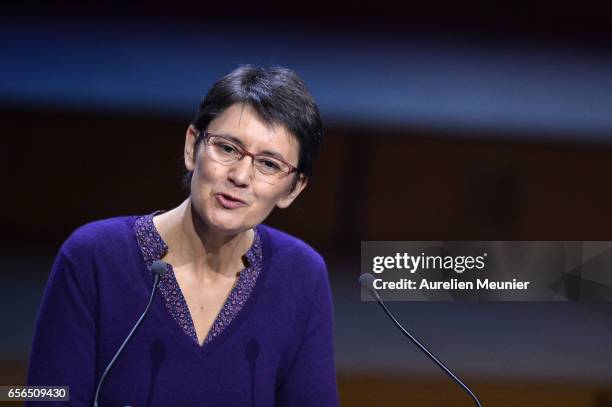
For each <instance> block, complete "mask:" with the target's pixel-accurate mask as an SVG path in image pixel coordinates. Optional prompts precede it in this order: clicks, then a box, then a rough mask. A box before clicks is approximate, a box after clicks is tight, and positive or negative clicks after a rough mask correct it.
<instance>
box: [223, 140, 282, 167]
mask: <svg viewBox="0 0 612 407" xmlns="http://www.w3.org/2000/svg"><path fill="white" fill-rule="evenodd" d="M219 135H220V136H223V137H225V138H226V139H228V140H231V141H233V142H234V143H236V144H238V145H240V147H242V148H245V146H244V143H243V142H242V140H240V139H239V138H238V137H236V136H232V135H231V134H227V133H223V134H219ZM256 154H258V155H259V154H261V155H267V156H269V157H274V158H278V159H279V160H281V161H286V160H285V157H283V156H282V154H280V153H278V152H276V151H273V150H264V151H261V152H259V153H256Z"/></svg>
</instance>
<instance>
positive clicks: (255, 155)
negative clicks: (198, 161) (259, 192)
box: [198, 131, 298, 175]
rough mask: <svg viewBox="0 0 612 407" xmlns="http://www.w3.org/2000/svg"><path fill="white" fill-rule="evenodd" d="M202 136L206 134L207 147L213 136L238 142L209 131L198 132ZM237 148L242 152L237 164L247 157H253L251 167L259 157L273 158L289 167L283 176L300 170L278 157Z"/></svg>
mask: <svg viewBox="0 0 612 407" xmlns="http://www.w3.org/2000/svg"><path fill="white" fill-rule="evenodd" d="M202 134H204V140H203V141H204V143H206V145H208V140H210V138H211V137H212V136H215V137H219V138H222V139H223V140H227V141H228V142H230V143H232V144H233V145H235V144H236V142H235V141H233V140H230V139H229V138H227V137H225V136H222V135H220V134H215V133H211V132H209V131H204V132H202V131H198V136H200V135H202ZM236 147H238V148H239V149H240V150H241V152H240V157H238V159H237V160H236V162H238V161H240V160H242V159H243V158H244V157H245V156H249V157H251V160H252V164H251V165H253V166H255V157H258V156H259V157H266V158H273V159H275V160H278V161H280V162H282V163H283V164H285V165H286V166H288V167H289V172H284V171H281V172H282V173H283V174H285V175H291V174H293V173H294V172H296V171H297V170H298V169H297V167H294V166H293V165H291V164H289V163H288V162H287V161H285V160H281V159H280V158H278V157H271V156H269V155H265V154H254V153H251V152H250V151H248V150H247V149H246V148H244V147H242V146H240V145H237V146H236ZM258 171H259V170H258Z"/></svg>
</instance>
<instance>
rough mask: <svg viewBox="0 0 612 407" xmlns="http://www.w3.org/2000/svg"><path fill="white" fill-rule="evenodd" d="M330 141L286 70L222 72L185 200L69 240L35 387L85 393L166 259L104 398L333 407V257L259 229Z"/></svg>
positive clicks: (191, 131)
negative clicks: (329, 262) (154, 268)
mask: <svg viewBox="0 0 612 407" xmlns="http://www.w3.org/2000/svg"><path fill="white" fill-rule="evenodd" d="M321 141H322V126H321V119H320V116H319V112H318V108H317V106H316V104H315V103H314V100H313V98H312V96H311V95H310V93H309V92H308V90H307V89H306V87H305V85H304V83H303V82H302V81H301V79H300V78H299V77H298V76H297V75H296V74H295V73H294V72H293V71H291V70H288V69H285V68H270V69H261V68H255V67H251V66H246V67H241V68H239V69H237V70H235V71H233V72H231V73H230V74H228V75H227V76H225V77H223V78H222V79H220V80H219V81H218V82H217V83H216V84H215V85H214V86H213V88H212V89H211V90H210V91H209V93H208V94H207V95H206V97H205V98H204V100H203V101H202V103H201V104H200V106H199V109H198V112H197V114H196V116H195V119H194V121H193V123H192V124H191V125H190V126H189V128H188V129H187V133H186V138H185V150H184V157H185V166H186V169H187V171H188V172H187V177H186V180H187V186H188V187H189V191H190V194H189V197H188V198H187V199H186V200H185V201H184V202H182V203H181V204H180V205H179V206H177V207H176V208H174V209H172V210H170V211H167V212H163V213H161V212H156V213H153V214H150V215H145V216H140V217H138V216H131V217H123V218H114V219H107V220H103V221H99V222H94V223H91V224H88V225H85V226H83V227H81V228H80V229H78V230H77V231H75V232H74V233H73V234H72V235H71V236H70V238H69V239H68V240H67V241H66V242H65V243H64V245H63V246H62V248H61V250H60V253H59V255H58V257H57V259H56V261H55V263H54V266H53V270H52V272H51V276H50V279H49V282H48V285H47V288H46V291H45V294H44V298H43V302H42V305H41V309H40V313H39V317H38V322H37V327H36V333H35V337H34V342H33V347H32V354H31V360H30V368H29V373H28V384H29V385H55V386H69V387H70V400H71V401H70V402H71V404H73V405H91V403H92V401H93V398H94V394H95V390H96V386H97V384H98V382H99V380H100V377H101V375H102V372H103V371H104V369H105V368H106V366H107V365H108V363H109V361H110V360H111V359H112V357H113V356H114V354H115V352H116V351H117V349H118V348H119V347H120V345H121V344H122V342H123V341H124V339H125V337H126V336H127V334H128V333H129V331H130V330H131V328H132V326H133V325H134V323H135V321H136V320H137V319H138V318H139V316H140V314H141V313H142V311H143V310H144V308H145V306H146V304H147V302H148V299H149V294H150V290H151V287H152V278H151V273H150V268H151V265H152V264H153V262H155V261H156V260H162V261H164V262H165V263H167V265H166V268H167V271H166V273H165V274H163V276H162V277H161V280H160V283H159V293H158V294H157V296H156V297H155V298H154V302H153V304H152V306H151V309H150V310H149V313H148V315H147V316H146V318H145V319H144V321H143V322H142V325H140V327H139V328H138V330H137V331H136V332H135V334H134V337H133V338H132V339H131V341H130V342H129V343H128V345H127V346H126V348H125V349H124V351H123V352H122V353H121V355H120V356H119V358H118V359H117V361H116V363H115V364H114V365H113V367H112V368H111V370H110V371H109V373H108V376H107V377H106V380H105V381H104V383H103V386H102V388H101V390H100V395H99V399H98V402H99V405H100V406H123V405H133V406H190V405H194V406H274V405H277V406H336V405H337V404H338V400H337V390H336V383H335V370H334V359H333V337H332V308H331V296H330V289H329V284H328V279H327V271H326V267H325V263H324V262H323V260H322V258H321V256H320V255H319V254H318V253H316V252H315V251H314V250H313V249H312V248H310V247H309V246H308V245H306V244H305V243H303V242H302V241H300V240H298V239H296V238H294V237H292V236H289V235H287V234H285V233H283V232H280V231H278V230H275V229H273V228H270V227H266V226H263V225H261V222H263V221H264V219H265V218H266V217H267V216H268V215H269V214H270V212H271V211H272V209H273V208H274V207H279V208H286V207H288V206H289V205H291V203H292V202H293V201H294V200H295V198H297V196H298V195H299V194H300V193H301V192H302V191H303V190H304V188H305V187H306V185H307V182H308V178H309V176H311V174H312V166H313V161H314V159H315V157H316V156H317V153H318V150H319V147H320V144H321ZM44 405H47V406H48V405H50V404H49V403H48V402H47V403H45V404H44Z"/></svg>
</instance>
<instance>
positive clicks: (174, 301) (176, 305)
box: [134, 211, 263, 350]
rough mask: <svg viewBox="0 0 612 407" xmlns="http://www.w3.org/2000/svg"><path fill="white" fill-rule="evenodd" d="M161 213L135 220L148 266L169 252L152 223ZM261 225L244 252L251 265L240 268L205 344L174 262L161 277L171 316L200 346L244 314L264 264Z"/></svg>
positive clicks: (167, 309) (165, 301)
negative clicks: (198, 332)
mask: <svg viewBox="0 0 612 407" xmlns="http://www.w3.org/2000/svg"><path fill="white" fill-rule="evenodd" d="M159 213H161V211H156V212H154V213H152V214H150V215H145V216H142V217H140V218H138V219H137V220H136V221H135V223H134V231H135V234H136V239H137V241H138V245H139V246H140V249H141V253H142V256H143V259H144V262H145V264H146V265H147V266H148V267H150V266H151V264H152V263H153V262H154V261H156V260H160V259H163V257H164V256H165V255H166V253H167V252H168V245H167V244H166V243H165V242H164V240H163V239H162V237H161V235H160V234H159V232H158V230H157V228H156V227H155V224H154V222H153V217H154V216H155V215H157V214H159ZM259 228H260V227H259V226H256V227H255V228H254V229H253V230H254V239H253V244H252V245H251V247H250V248H249V250H248V251H247V253H246V254H245V257H246V259H247V261H248V263H249V265H248V266H247V267H245V268H244V269H242V270H241V272H240V276H239V278H238V281H237V282H236V284H235V285H234V287H233V288H232V289H231V290H230V293H229V294H228V296H227V298H226V300H225V302H224V303H223V306H222V307H221V310H220V311H219V313H218V314H217V316H216V317H215V319H214V321H213V323H212V325H211V327H210V328H209V330H208V332H207V334H206V338H205V339H204V342H203V343H202V345H200V343H199V341H198V337H197V334H196V331H195V324H194V322H193V318H192V316H191V312H190V310H189V307H188V306H187V301H186V300H185V297H184V295H183V292H182V290H181V288H180V286H179V284H178V281H177V279H176V276H175V274H174V270H173V268H172V265H171V264H169V263H166V264H167V269H166V273H165V274H164V275H163V276H162V278H161V279H160V283H159V290H160V292H161V294H162V297H163V302H164V305H165V307H164V308H166V311H167V312H168V313H169V314H170V315H171V317H172V319H173V320H174V322H175V323H176V325H177V327H178V328H179V329H180V331H181V333H182V334H183V336H186V337H187V338H189V339H190V340H191V342H192V343H193V344H194V345H195V346H197V347H198V348H199V349H202V350H203V349H205V348H207V347H208V345H209V344H210V343H211V342H212V341H213V340H214V339H215V338H216V337H218V336H220V335H221V334H222V333H223V332H224V331H226V330H227V328H228V327H229V326H230V324H231V323H232V321H234V320H235V319H236V318H237V317H238V315H239V314H240V313H241V310H242V309H243V308H244V307H245V305H246V303H247V301H248V300H249V298H250V296H251V294H252V292H253V290H254V288H255V285H256V283H257V280H258V277H259V274H260V272H261V270H262V266H263V249H262V242H261V237H260V230H258V229H259Z"/></svg>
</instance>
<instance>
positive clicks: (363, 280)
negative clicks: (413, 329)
mask: <svg viewBox="0 0 612 407" xmlns="http://www.w3.org/2000/svg"><path fill="white" fill-rule="evenodd" d="M374 280H376V278H375V277H374V276H373V275H372V274H370V273H364V274H362V275H361V276H359V284H361V286H362V287H363V288H365V289H366V290H368V292H369V293H370V295H371V296H372V297H374V299H375V300H376V301H377V302H378V304H379V305H380V306H381V307H382V309H383V310H384V311H385V313H386V314H387V315H388V316H389V318H391V321H393V323H394V324H395V326H397V327H398V328H399V329H400V330H401V331H402V333H403V334H404V335H405V336H407V337H408V339H410V340H411V341H412V343H414V344H415V345H416V346H417V347H418V348H419V349H420V350H421V351H423V353H425V354H426V355H427V357H429V359H431V360H432V361H433V362H434V363H435V364H436V365H438V366H439V367H440V369H442V370H444V372H445V373H446V374H447V375H448V376H449V377H450V378H451V379H452V380H453V381H454V382H455V383H457V384H458V385H459V386H460V387H461V388H462V389H463V390H465V392H466V393H467V394H468V395H469V396H470V397H471V398H472V400H473V401H474V403H476V405H477V406H478V407H482V405H481V404H480V400H478V397H476V395H475V394H474V393H473V392H472V390H470V388H469V387H468V386H467V385H465V384H464V383H463V382H462V381H461V380H460V379H459V378H458V377H457V376H456V375H455V374H454V373H453V372H451V371H450V369H449V368H447V367H446V366H445V365H444V363H442V362H441V361H440V360H438V358H436V357H435V356H434V355H433V353H431V352H430V351H429V350H427V348H426V347H425V346H424V345H422V344H421V343H420V342H419V341H418V340H417V339H416V338H415V337H414V336H412V334H410V332H408V331H407V330H406V328H404V327H403V326H402V324H400V323H399V321H398V320H397V319H396V318H395V317H394V316H393V314H391V311H389V309H388V308H387V306H386V305H385V303H384V302H383V301H382V299H381V298H380V296H379V295H378V292H377V291H376V289H375V288H374Z"/></svg>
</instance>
